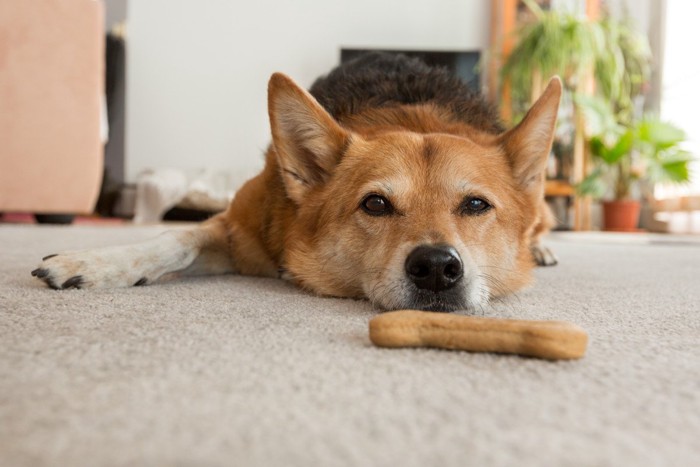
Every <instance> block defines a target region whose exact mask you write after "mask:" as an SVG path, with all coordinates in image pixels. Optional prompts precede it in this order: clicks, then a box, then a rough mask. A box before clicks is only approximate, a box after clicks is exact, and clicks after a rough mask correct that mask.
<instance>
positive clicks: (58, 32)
mask: <svg viewBox="0 0 700 467" xmlns="http://www.w3.org/2000/svg"><path fill="white" fill-rule="evenodd" d="M103 87H104V25H103V5H102V3H101V2H98V1H95V0H20V1H18V0H0V212H13V211H14V212H18V211H19V212H34V213H63V214H83V213H91V212H92V211H93V209H94V206H95V202H96V200H97V196H98V194H99V189H100V183H101V180H102V168H103V163H104V162H103V146H102V140H101V137H100V115H101V102H102V94H103Z"/></svg>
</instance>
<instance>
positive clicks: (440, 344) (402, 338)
mask: <svg viewBox="0 0 700 467" xmlns="http://www.w3.org/2000/svg"><path fill="white" fill-rule="evenodd" d="M369 338H370V340H371V341H372V343H374V344H375V345H377V346H380V347H437V348H441V349H452V350H467V351H470V352H498V353H508V354H518V355H525V356H528V357H537V358H545V359H548V360H560V359H574V358H581V357H583V354H584V353H586V345H587V343H588V334H586V331H584V330H583V329H582V328H580V327H578V326H576V325H575V324H571V323H567V322H564V321H526V320H514V319H496V318H476V317H472V316H463V315H455V314H447V313H433V312H426V311H415V310H400V311H391V312H387V313H382V314H381V315H378V316H376V317H375V318H373V319H372V320H371V321H370V322H369Z"/></svg>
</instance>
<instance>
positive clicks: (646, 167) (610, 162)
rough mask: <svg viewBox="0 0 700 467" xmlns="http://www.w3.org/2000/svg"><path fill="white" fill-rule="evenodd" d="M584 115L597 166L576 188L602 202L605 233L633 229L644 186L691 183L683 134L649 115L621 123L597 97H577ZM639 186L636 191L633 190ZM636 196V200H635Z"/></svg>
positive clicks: (688, 160) (610, 108)
mask: <svg viewBox="0 0 700 467" xmlns="http://www.w3.org/2000/svg"><path fill="white" fill-rule="evenodd" d="M576 100H577V102H578V105H579V106H580V107H581V108H582V109H583V110H584V113H585V114H586V122H587V126H588V131H589V133H590V135H591V136H590V143H589V144H590V152H591V155H592V156H593V159H594V162H595V167H594V169H593V170H592V171H591V172H590V173H589V174H588V175H587V176H586V178H585V179H584V180H583V181H582V182H581V183H580V184H579V185H578V187H577V188H578V191H579V193H581V194H584V195H589V196H592V197H593V198H597V199H602V198H604V197H606V196H608V195H611V199H609V200H607V201H604V202H603V217H604V227H605V228H606V229H607V230H634V229H635V228H636V226H637V222H638V220H639V210H640V203H639V201H638V199H637V198H638V197H639V196H640V195H641V196H644V195H647V196H649V197H650V195H651V194H650V193H644V188H643V187H644V186H646V187H647V188H648V187H653V185H654V184H656V183H683V182H687V181H688V180H689V179H690V171H689V164H690V162H691V161H692V160H693V158H692V156H691V155H690V154H689V153H688V152H687V151H685V150H683V149H682V147H681V144H682V143H683V141H685V138H686V137H685V133H684V132H683V130H681V129H680V128H678V127H676V126H675V125H673V124H671V123H668V122H664V121H662V120H660V119H659V118H658V117H655V116H653V115H645V116H643V117H642V118H640V119H632V120H631V121H629V122H626V123H625V124H622V123H620V120H621V119H620V117H619V116H618V115H616V114H615V109H614V108H613V107H612V105H611V104H610V103H609V102H607V101H604V100H602V99H599V98H597V99H596V98H588V97H583V96H578V97H577V99H576ZM639 182H643V183H642V184H641V186H640V188H639V193H636V194H635V193H633V189H634V188H635V187H636V186H637V185H639ZM635 195H637V196H635Z"/></svg>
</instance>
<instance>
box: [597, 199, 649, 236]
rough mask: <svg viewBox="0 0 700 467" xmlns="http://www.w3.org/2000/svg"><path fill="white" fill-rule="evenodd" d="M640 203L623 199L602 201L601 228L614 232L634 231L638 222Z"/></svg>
mask: <svg viewBox="0 0 700 467" xmlns="http://www.w3.org/2000/svg"><path fill="white" fill-rule="evenodd" d="M640 209H641V203H640V202H639V201H636V200H630V199H623V200H615V201H603V230H609V231H615V232H635V231H637V230H638V229H637V224H639V211H640Z"/></svg>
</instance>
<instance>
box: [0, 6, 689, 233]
mask: <svg viewBox="0 0 700 467" xmlns="http://www.w3.org/2000/svg"><path fill="white" fill-rule="evenodd" d="M699 16H700V6H698V4H696V3H695V2H681V1H680V0H641V1H631V0H566V1H564V0H560V1H556V0H545V1H535V0H491V1H488V0H400V1H399V0H372V1H370V0H353V1H335V2H328V1H322V0H298V1H293V2H285V1H272V0H260V1H257V2H243V1H232V0H207V1H195V0H143V1H136V0H131V1H130V0H104V1H95V0H50V1H49V0H23V1H22V2H18V1H16V0H0V212H2V213H3V214H2V215H3V217H2V219H3V220H4V221H5V222H33V221H34V220H35V219H38V220H39V221H42V222H71V221H73V220H75V219H76V218H75V216H76V215H80V216H82V217H78V221H86V219H87V220H88V221H91V222H99V221H107V220H109V221H114V219H128V220H131V219H133V220H135V221H137V222H155V221H159V220H161V219H163V218H165V219H188V220H195V219H201V218H206V217H208V216H210V215H211V214H212V213H214V212H216V211H218V210H220V209H222V208H223V207H225V205H226V203H227V202H228V200H229V199H230V197H231V196H232V195H233V193H234V192H235V190H236V188H237V187H238V186H240V184H241V183H242V182H243V181H245V180H246V179H247V178H249V177H250V176H252V175H254V174H255V173H256V172H257V171H258V170H260V169H261V168H262V166H263V153H264V151H265V148H266V146H267V145H268V144H269V123H268V120H267V102H266V97H267V96H266V88H267V80H268V78H269V76H270V75H271V74H272V73H273V72H275V71H282V72H284V73H286V74H288V75H289V76H291V77H293V78H294V79H295V80H296V81H297V82H299V83H300V84H301V85H303V86H306V87H308V86H310V85H311V84H312V82H313V81H314V80H315V79H316V78H317V77H319V76H320V75H323V74H325V73H327V72H328V71H329V70H330V69H331V68H333V67H334V66H336V65H338V64H339V63H341V61H342V60H347V59H350V58H351V57H353V56H356V55H357V54H360V53H362V52H363V51H368V50H385V51H392V52H396V53H401V52H403V53H408V54H411V55H416V56H419V57H421V58H422V59H424V60H425V61H427V62H428V63H431V64H436V65H440V66H447V67H449V68H451V69H452V70H453V71H454V72H455V73H457V74H459V76H460V77H462V79H463V80H464V81H465V82H467V83H468V84H469V85H470V86H472V87H474V88H475V89H480V90H481V91H483V92H484V93H485V94H486V95H487V96H488V98H489V99H490V100H491V101H492V102H494V103H495V104H496V105H498V107H499V109H500V111H501V117H502V118H503V120H504V121H505V122H506V124H507V125H512V124H515V123H517V121H518V120H519V119H520V118H522V115H523V112H524V111H525V110H526V109H527V107H528V105H529V104H530V103H531V102H532V101H533V100H534V99H535V98H536V97H537V96H538V95H539V92H541V90H542V89H543V85H544V84H545V83H546V81H547V80H548V78H549V77H550V76H552V75H554V74H558V75H560V76H562V78H563V79H564V82H565V87H566V90H567V92H566V95H565V98H564V100H563V102H562V109H561V119H560V122H559V128H558V131H557V141H556V142H555V145H554V150H553V152H552V154H551V157H550V164H549V167H548V179H549V180H548V185H547V198H548V201H549V202H550V204H551V206H552V208H553V209H554V211H555V213H556V217H557V219H558V222H559V226H558V228H560V229H565V230H572V229H573V230H597V229H607V230H625V231H630V230H631V231H638V230H651V231H658V232H676V233H700V181H699V180H698V177H693V174H694V172H696V171H697V168H698V166H697V162H695V160H694V159H695V158H694V154H698V150H699V149H700V147H699V146H698V139H699V138H700V123H699V121H698V119H696V118H693V116H692V115H693V114H694V113H695V112H696V110H695V108H694V107H695V106H697V105H698V104H700V93H699V92H698V89H697V85H696V84H695V83H696V82H698V78H700V70H699V65H698V64H697V61H695V60H693V58H692V57H693V54H692V53H691V52H692V47H693V44H700V37H698V36H699V35H700V34H699V33H698V28H697V26H696V25H694V24H691V23H692V22H693V21H695V20H694V18H697V17H699ZM615 202H616V203H615ZM629 204H632V205H633V206H632V213H631V214H629V213H628V212H626V213H624V214H623V216H627V217H629V216H632V217H631V220H629V221H628V224H618V223H617V222H620V221H617V220H615V219H613V218H612V217H610V216H612V214H610V213H609V212H608V210H609V209H608V208H610V209H611V210H623V209H626V208H627V206H626V205H629ZM609 205H616V206H612V207H610V206H609ZM635 209H636V213H635ZM85 216H87V217H85ZM609 217H610V218H609ZM115 222H116V221H115Z"/></svg>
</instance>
